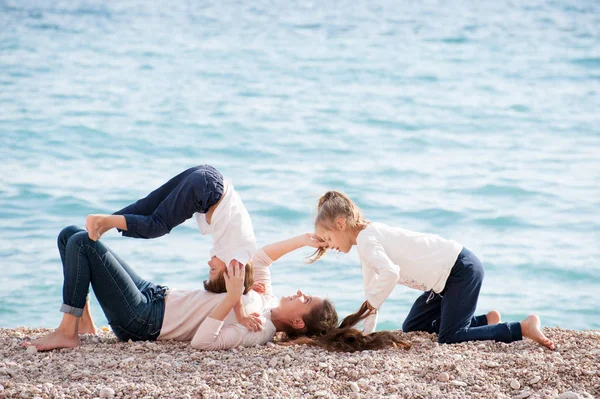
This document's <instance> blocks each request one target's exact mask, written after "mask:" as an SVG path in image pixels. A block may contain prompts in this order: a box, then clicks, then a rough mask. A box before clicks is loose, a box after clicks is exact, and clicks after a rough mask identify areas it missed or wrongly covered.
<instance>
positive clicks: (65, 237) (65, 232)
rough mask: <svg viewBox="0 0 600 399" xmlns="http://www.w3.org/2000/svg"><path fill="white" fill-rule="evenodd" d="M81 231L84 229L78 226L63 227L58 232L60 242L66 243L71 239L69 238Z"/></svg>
mask: <svg viewBox="0 0 600 399" xmlns="http://www.w3.org/2000/svg"><path fill="white" fill-rule="evenodd" d="M80 231H84V230H83V229H82V228H81V227H77V226H67V227H65V228H64V229H62V230H61V231H60V233H59V234H58V239H57V241H58V244H59V245H60V244H63V245H66V244H67V242H68V241H69V239H70V238H71V237H72V236H73V235H75V234H77V233H78V232H80Z"/></svg>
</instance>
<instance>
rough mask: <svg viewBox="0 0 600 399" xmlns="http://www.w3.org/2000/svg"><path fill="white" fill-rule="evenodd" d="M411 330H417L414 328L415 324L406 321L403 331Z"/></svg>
mask: <svg viewBox="0 0 600 399" xmlns="http://www.w3.org/2000/svg"><path fill="white" fill-rule="evenodd" d="M411 331H416V329H415V328H414V326H413V325H412V324H410V323H407V322H406V321H405V322H404V323H402V332H405V333H407V332H411Z"/></svg>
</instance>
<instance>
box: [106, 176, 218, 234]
mask: <svg viewBox="0 0 600 399" xmlns="http://www.w3.org/2000/svg"><path fill="white" fill-rule="evenodd" d="M222 195H223V176H222V175H221V173H220V172H219V171H218V170H217V169H215V168H214V167H212V166H210V165H200V166H195V167H193V168H190V169H187V170H185V171H183V172H181V173H180V174H178V175H177V176H175V177H173V178H172V179H171V180H169V181H168V182H166V183H165V184H163V185H162V186H160V187H159V188H157V189H156V190H154V191H152V192H151V193H150V194H148V196H147V197H145V198H142V199H140V200H138V201H136V202H135V203H133V204H131V205H129V206H127V207H125V208H123V209H121V210H120V211H117V212H115V213H114V215H123V216H125V221H126V222H127V231H123V230H119V231H120V232H121V233H122V234H123V235H124V236H127V237H134V238H156V237H160V236H163V235H165V234H168V233H169V232H170V231H171V229H173V228H174V227H175V226H177V225H179V224H181V223H183V222H184V221H186V220H187V219H189V218H191V217H192V215H193V214H194V213H196V212H198V213H206V212H207V211H208V209H209V208H210V207H211V206H213V205H215V204H216V203H217V202H219V200H220V199H221V196H222Z"/></svg>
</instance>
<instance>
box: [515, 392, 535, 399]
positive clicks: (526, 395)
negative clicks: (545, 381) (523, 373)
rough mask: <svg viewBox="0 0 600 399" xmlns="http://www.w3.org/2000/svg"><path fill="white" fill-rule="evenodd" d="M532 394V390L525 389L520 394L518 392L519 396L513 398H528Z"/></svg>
mask: <svg viewBox="0 0 600 399" xmlns="http://www.w3.org/2000/svg"><path fill="white" fill-rule="evenodd" d="M530 395H531V392H529V391H523V392H521V393H520V394H518V395H517V396H515V397H514V398H513V399H525V398H528V397H529V396H530Z"/></svg>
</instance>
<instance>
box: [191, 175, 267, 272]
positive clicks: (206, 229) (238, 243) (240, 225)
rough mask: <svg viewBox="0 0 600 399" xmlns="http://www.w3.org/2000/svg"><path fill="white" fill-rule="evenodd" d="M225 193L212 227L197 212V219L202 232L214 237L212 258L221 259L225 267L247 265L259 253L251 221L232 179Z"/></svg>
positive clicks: (226, 182) (226, 181)
mask: <svg viewBox="0 0 600 399" xmlns="http://www.w3.org/2000/svg"><path fill="white" fill-rule="evenodd" d="M224 191H225V192H224V194H223V198H222V199H221V202H220V203H219V205H218V206H217V208H216V209H215V211H214V212H213V215H212V218H211V223H210V224H208V222H207V221H206V215H205V214H203V213H196V214H195V215H194V216H195V217H196V222H197V223H198V228H199V229H200V232H201V233H202V234H204V235H206V234H212V236H213V247H212V248H211V250H210V256H211V257H213V256H216V257H218V258H219V259H221V260H222V261H223V262H224V263H225V264H226V265H228V264H229V262H230V261H231V260H232V259H236V260H237V261H238V262H240V263H242V264H246V263H248V261H249V260H250V258H252V255H254V253H255V252H256V238H255V237H254V229H253V228H252V220H251V219H250V215H249V214H248V211H247V210H246V207H245V206H244V203H243V202H242V199H241V198H240V196H239V195H238V193H237V192H236V191H235V189H234V187H233V183H231V180H225V181H224Z"/></svg>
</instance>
